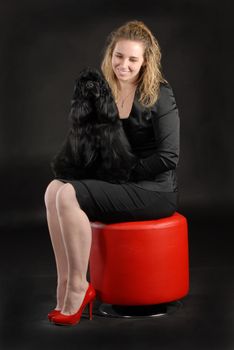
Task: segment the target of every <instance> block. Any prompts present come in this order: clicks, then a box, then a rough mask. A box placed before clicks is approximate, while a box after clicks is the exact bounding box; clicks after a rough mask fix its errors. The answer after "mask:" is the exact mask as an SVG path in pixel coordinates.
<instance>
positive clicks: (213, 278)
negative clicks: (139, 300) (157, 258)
mask: <svg viewBox="0 0 234 350" xmlns="http://www.w3.org/2000/svg"><path fill="white" fill-rule="evenodd" d="M188 216H189V217H190V219H189V242H190V292H189V294H188V296H187V297H186V298H184V299H183V300H182V307H180V308H178V309H177V310H176V311H175V312H174V313H173V312H172V313H171V314H169V315H167V316H164V317H157V318H145V319H142V318H133V319H123V318H109V317H103V316H97V315H96V316H95V317H94V319H93V321H89V320H88V319H87V317H85V315H84V317H83V318H82V320H81V322H80V323H79V324H78V325H77V326H75V327H61V326H55V325H52V324H50V323H49V322H48V321H47V317H46V315H47V312H48V310H50V309H51V308H52V307H53V306H54V303H55V299H54V296H55V282H56V277H55V264H54V260H53V253H52V248H51V245H50V241H49V236H48V232H47V227H46V223H45V221H43V222H42V223H41V224H38V226H36V227H33V226H30V227H29V226H28V227H27V226H26V227H21V228H11V229H9V228H8V229H5V230H2V232H1V236H2V242H4V244H3V243H2V245H1V255H0V260H1V264H0V266H1V294H0V307H1V308H0V310H1V312H0V326H1V328H0V349H1V350H6V349H7V350H8V349H16V350H21V349H22V350H27V349H35V350H36V349H46V350H47V349H64V348H65V349H69V350H72V349H79V348H81V349H100V350H102V349H118V350H119V349H121V350H124V349H166V350H167V349H168V350H176V349H180V350H183V349H184V350H193V349H194V350H195V349H196V350H216V349H217V350H218V349H219V350H233V349H234V282H233V276H234V257H233V240H232V236H233V229H232V230H231V228H230V227H231V218H230V216H227V217H218V216H215V217H212V216H210V217H206V219H205V218H204V217H202V216H201V214H200V215H199V214H196V215H190V214H189V213H188V214H187V217H188ZM97 306H98V303H97V302H96V308H97Z"/></svg>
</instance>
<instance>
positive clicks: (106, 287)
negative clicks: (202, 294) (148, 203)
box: [89, 213, 189, 306]
mask: <svg viewBox="0 0 234 350" xmlns="http://www.w3.org/2000/svg"><path fill="white" fill-rule="evenodd" d="M91 227H92V246H91V254H90V266H89V267H90V281H91V283H92V284H93V286H94V288H95V289H96V292H97V297H98V299H99V300H100V301H101V302H103V303H107V304H114V305H128V306H130V305H152V304H162V303H168V302H171V301H176V300H178V299H180V298H182V297H184V296H185V295H186V294H187V293H188V289H189V259H188V229H187V220H186V218H185V217H184V216H183V215H181V214H179V213H175V214H174V215H172V216H170V217H167V218H163V219H158V220H150V221H138V222H121V223H114V224H103V223H99V222H93V223H91Z"/></svg>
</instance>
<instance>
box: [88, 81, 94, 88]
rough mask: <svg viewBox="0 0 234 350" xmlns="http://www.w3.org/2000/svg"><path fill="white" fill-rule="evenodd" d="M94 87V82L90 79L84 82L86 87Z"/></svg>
mask: <svg viewBox="0 0 234 350" xmlns="http://www.w3.org/2000/svg"><path fill="white" fill-rule="evenodd" d="M93 87H94V83H93V82H92V81H91V80H88V81H87V83H86V88H87V89H92V88H93Z"/></svg>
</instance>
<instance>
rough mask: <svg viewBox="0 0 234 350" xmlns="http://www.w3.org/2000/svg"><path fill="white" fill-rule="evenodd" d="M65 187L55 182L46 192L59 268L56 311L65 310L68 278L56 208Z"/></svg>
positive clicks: (49, 225)
mask: <svg viewBox="0 0 234 350" xmlns="http://www.w3.org/2000/svg"><path fill="white" fill-rule="evenodd" d="M63 186H64V183H63V182H61V181H58V180H53V181H52V182H51V183H50V184H49V185H48V187H47V189H46V192H45V205H46V215H47V222H48V228H49V233H50V238H51V243H52V247H53V250H54V255H55V261H56V268H57V292H56V294H57V305H56V308H55V309H56V310H61V309H62V308H63V304H64V298H65V292H66V286H67V276H68V264H67V255H66V250H65V245H64V241H63V236H62V232H61V228H60V223H59V220H58V213H57V208H56V196H57V193H58V191H59V190H60V189H61V188H62V187H63Z"/></svg>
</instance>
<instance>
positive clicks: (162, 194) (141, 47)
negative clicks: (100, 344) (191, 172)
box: [45, 21, 179, 325]
mask: <svg viewBox="0 0 234 350" xmlns="http://www.w3.org/2000/svg"><path fill="white" fill-rule="evenodd" d="M160 60H161V53H160V48H159V45H158V42H157V40H156V39H155V38H154V36H153V34H152V33H151V31H150V30H149V29H148V28H147V27H146V26H145V25H144V24H143V23H142V22H139V21H131V22H128V23H126V24H124V25H123V26H121V27H120V28H118V29H117V30H116V31H115V32H113V33H111V35H110V38H109V42H108V45H107V48H106V51H105V54H104V59H103V62H102V66H101V68H102V72H103V74H104V76H105V78H106V80H107V82H108V83H109V86H110V87H111V90H112V93H113V96H114V98H115V101H116V104H117V107H118V111H119V118H120V119H121V122H122V126H123V128H124V131H125V134H126V136H127V138H128V140H129V143H130V145H131V147H132V151H133V153H134V154H135V155H136V157H137V159H138V162H137V163H136V166H135V168H134V169H133V170H132V176H131V179H132V180H131V179H130V181H128V182H126V183H110V182H108V181H102V180H97V179H95V178H93V179H82V180H80V181H79V180H66V179H61V180H58V179H55V180H53V181H52V182H51V183H50V184H49V186H48V188H47V190H46V193H45V204H46V209H47V220H48V227H49V233H50V237H51V241H52V246H53V250H54V254H55V259H56V267H57V275H58V280H57V305H56V308H55V309H54V310H53V311H52V312H50V313H49V315H48V317H49V319H50V320H51V321H53V322H54V323H55V324H63V325H68V324H76V323H77V322H79V320H80V318H81V314H82V311H83V309H84V308H85V306H86V305H88V304H89V306H90V316H91V315H92V303H93V300H94V298H95V290H94V289H93V287H92V286H91V284H90V283H88V281H87V277H86V274H87V269H88V262H89V254H90V247H91V226H90V221H103V222H120V221H137V220H150V219H158V218H162V217H166V216H170V215H172V214H173V213H174V212H175V210H176V206H177V185H176V174H175V169H176V166H177V162H178V157H179V116H178V110H177V106H176V102H175V99H174V95H173V92H172V89H171V87H170V85H169V84H168V83H167V82H166V80H165V79H163V77H162V74H161V70H160ZM90 318H91V317H90Z"/></svg>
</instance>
